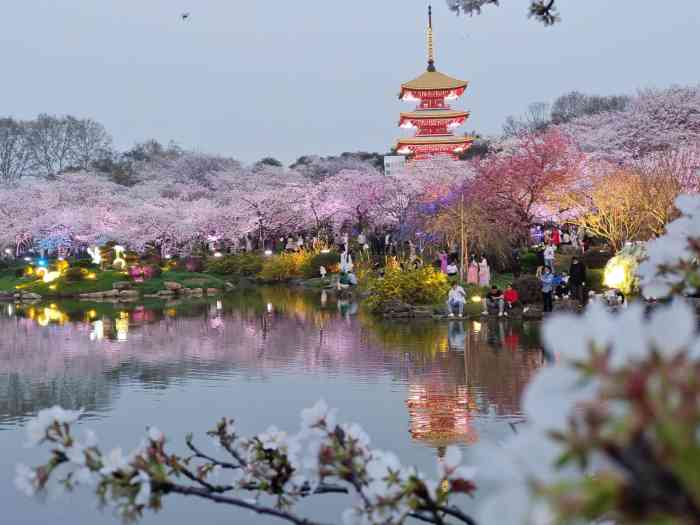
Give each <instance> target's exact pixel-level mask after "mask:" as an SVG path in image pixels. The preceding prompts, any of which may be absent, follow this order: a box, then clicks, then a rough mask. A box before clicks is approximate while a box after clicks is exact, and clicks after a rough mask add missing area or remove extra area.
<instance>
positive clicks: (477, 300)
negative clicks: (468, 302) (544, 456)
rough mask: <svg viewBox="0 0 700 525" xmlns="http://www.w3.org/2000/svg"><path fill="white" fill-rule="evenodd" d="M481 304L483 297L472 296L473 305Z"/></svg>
mask: <svg viewBox="0 0 700 525" xmlns="http://www.w3.org/2000/svg"><path fill="white" fill-rule="evenodd" d="M480 302H481V297H479V296H478V295H472V303H480Z"/></svg>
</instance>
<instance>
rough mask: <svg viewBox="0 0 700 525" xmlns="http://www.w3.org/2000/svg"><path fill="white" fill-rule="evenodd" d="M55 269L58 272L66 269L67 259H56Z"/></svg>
mask: <svg viewBox="0 0 700 525" xmlns="http://www.w3.org/2000/svg"><path fill="white" fill-rule="evenodd" d="M56 269H57V270H58V271H59V272H62V271H64V270H66V269H68V261H66V260H65V259H61V260H58V261H56Z"/></svg>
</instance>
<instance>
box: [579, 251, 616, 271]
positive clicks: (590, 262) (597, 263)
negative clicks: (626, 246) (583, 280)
mask: <svg viewBox="0 0 700 525" xmlns="http://www.w3.org/2000/svg"><path fill="white" fill-rule="evenodd" d="M610 259H612V254H611V253H610V252H606V251H601V250H593V249H592V250H588V251H587V252H586V253H584V254H583V264H585V265H586V268H605V265H606V264H607V262H608V261H609V260H610Z"/></svg>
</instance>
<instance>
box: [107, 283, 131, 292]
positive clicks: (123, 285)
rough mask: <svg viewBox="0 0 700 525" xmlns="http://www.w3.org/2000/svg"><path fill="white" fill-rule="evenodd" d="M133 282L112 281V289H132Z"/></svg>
mask: <svg viewBox="0 0 700 525" xmlns="http://www.w3.org/2000/svg"><path fill="white" fill-rule="evenodd" d="M133 286H134V285H133V284H132V283H130V282H129V281H117V282H116V283H112V289H113V290H120V291H121V290H131V289H132V288H133Z"/></svg>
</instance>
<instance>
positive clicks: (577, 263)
mask: <svg viewBox="0 0 700 525" xmlns="http://www.w3.org/2000/svg"><path fill="white" fill-rule="evenodd" d="M569 288H570V290H571V295H573V296H574V297H575V298H576V299H577V300H578V302H579V304H580V305H581V306H585V304H586V298H587V297H588V296H587V295H586V265H585V264H583V262H582V261H581V260H580V259H579V258H578V257H577V256H574V257H573V258H572V259H571V266H570V267H569Z"/></svg>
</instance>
